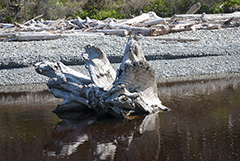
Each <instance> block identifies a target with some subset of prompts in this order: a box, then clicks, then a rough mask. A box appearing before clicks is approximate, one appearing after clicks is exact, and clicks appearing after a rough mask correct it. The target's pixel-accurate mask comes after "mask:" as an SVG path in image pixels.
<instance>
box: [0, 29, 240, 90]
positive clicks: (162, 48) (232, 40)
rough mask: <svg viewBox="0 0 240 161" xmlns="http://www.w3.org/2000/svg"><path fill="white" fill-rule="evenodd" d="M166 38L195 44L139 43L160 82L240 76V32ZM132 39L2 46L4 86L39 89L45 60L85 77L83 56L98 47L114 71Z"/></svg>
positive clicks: (0, 61)
mask: <svg viewBox="0 0 240 161" xmlns="http://www.w3.org/2000/svg"><path fill="white" fill-rule="evenodd" d="M163 37H175V38H178V37H191V38H192V37H194V38H200V41H195V42H177V41H164V40H153V39H147V38H140V40H139V43H140V45H141V47H142V50H143V53H144V55H145V56H146V58H147V60H148V62H149V64H150V65H151V66H152V67H153V68H154V70H155V72H156V76H157V79H158V80H161V81H164V79H168V80H171V78H174V79H172V80H176V79H182V78H186V79H184V80H188V78H189V79H190V78H191V77H193V78H198V77H199V76H211V75H224V74H226V75H228V74H236V75H237V76H239V73H240V27H236V28H225V29H218V30H199V31H185V32H178V33H171V34H168V35H163ZM127 39H128V37H119V36H102V37H70V38H63V39H57V40H49V41H30V42H0V55H1V57H0V86H10V85H21V84H41V83H46V82H47V80H48V78H47V77H45V76H42V75H39V74H37V73H36V72H35V69H34V67H33V65H34V64H35V63H36V62H41V61H46V60H47V61H53V62H55V61H61V62H63V63H64V64H66V65H69V66H70V67H71V68H73V69H75V70H77V71H79V72H81V73H83V74H87V75H88V72H87V70H86V69H85V67H84V61H83V59H82V57H81V53H83V52H85V49H84V47H85V46H86V45H89V44H90V45H95V46H97V47H99V48H100V49H101V50H102V51H103V52H104V53H106V54H107V56H108V58H109V60H110V62H111V63H112V65H113V67H114V68H115V69H117V68H118V66H119V65H120V62H121V60H122V57H123V53H124V49H125V46H126V42H127Z"/></svg>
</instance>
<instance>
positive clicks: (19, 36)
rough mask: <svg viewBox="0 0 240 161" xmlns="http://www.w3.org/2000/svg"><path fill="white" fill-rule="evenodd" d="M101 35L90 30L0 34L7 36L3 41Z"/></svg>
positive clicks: (0, 35)
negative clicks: (57, 32)
mask: <svg viewBox="0 0 240 161" xmlns="http://www.w3.org/2000/svg"><path fill="white" fill-rule="evenodd" d="M7 35H8V36H7ZM103 35H104V33H90V32H76V33H69V34H51V33H49V32H17V33H10V34H0V37H7V38H6V39H5V41H32V40H53V39H59V38H66V37H78V36H103Z"/></svg>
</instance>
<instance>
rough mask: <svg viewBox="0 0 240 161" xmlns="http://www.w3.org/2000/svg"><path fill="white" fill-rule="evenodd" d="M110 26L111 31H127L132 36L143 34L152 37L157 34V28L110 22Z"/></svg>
mask: <svg viewBox="0 0 240 161" xmlns="http://www.w3.org/2000/svg"><path fill="white" fill-rule="evenodd" d="M108 26H109V28H111V29H125V30H127V31H128V32H129V34H132V35H134V34H135V35H137V34H141V35H146V36H152V35H154V34H155V32H156V30H157V29H156V28H145V27H135V26H129V25H122V24H117V23H114V22H110V23H109V25H108Z"/></svg>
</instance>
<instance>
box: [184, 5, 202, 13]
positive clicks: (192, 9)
mask: <svg viewBox="0 0 240 161" xmlns="http://www.w3.org/2000/svg"><path fill="white" fill-rule="evenodd" d="M200 7H201V3H196V4H194V5H192V6H191V8H190V9H189V10H188V11H187V13H186V14H194V13H195V12H197V10H199V9H200Z"/></svg>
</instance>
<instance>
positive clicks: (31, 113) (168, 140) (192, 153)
mask: <svg viewBox="0 0 240 161" xmlns="http://www.w3.org/2000/svg"><path fill="white" fill-rule="evenodd" d="M158 86H159V90H158V94H159V95H161V99H162V101H163V103H164V104H165V105H167V106H168V107H171V109H172V110H171V111H170V112H167V113H159V114H158V115H147V116H146V117H139V118H136V119H135V120H133V121H128V122H124V121H123V120H118V119H102V120H96V118H94V117H91V116H89V117H88V118H85V119H83V120H78V121H77V120H69V119H67V118H68V117H69V116H67V115H65V116H60V117H61V118H63V117H64V119H60V118H58V117H57V116H56V115H55V114H54V113H51V110H53V109H54V108H55V107H56V106H57V104H58V102H54V103H51V100H52V99H53V97H51V94H50V93H46V92H45V93H40V95H39V96H38V97H40V98H41V99H39V100H38V101H37V99H36V98H37V94H33V93H32V94H24V93H21V94H19V95H17V94H15V96H14V97H13V96H11V94H6V93H1V94H0V103H1V105H0V129H1V130H0V160H66V159H69V160H204V161H208V160H238V159H239V156H238V155H239V151H240V140H239V139H238V138H239V137H240V117H239V116H240V107H239V104H240V79H239V77H237V78H231V79H224V80H213V81H203V82H195V83H177V84H159V85H158ZM46 96H47V97H46ZM20 99H24V100H25V101H24V102H23V103H21V102H20V101H18V100H20ZM48 99H49V100H48ZM33 100H35V102H34V101H33ZM14 101H17V102H14ZM28 101H29V103H28ZM71 117H72V116H71ZM75 117H78V116H76V115H75Z"/></svg>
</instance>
